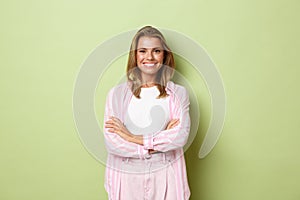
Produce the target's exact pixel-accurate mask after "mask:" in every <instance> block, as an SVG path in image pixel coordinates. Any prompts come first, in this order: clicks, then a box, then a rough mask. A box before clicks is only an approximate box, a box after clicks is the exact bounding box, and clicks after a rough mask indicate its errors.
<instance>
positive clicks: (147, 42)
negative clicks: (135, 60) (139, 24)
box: [137, 36, 162, 49]
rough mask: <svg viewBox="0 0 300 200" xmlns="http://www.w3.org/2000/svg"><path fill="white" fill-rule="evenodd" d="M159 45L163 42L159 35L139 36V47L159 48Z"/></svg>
mask: <svg viewBox="0 0 300 200" xmlns="http://www.w3.org/2000/svg"><path fill="white" fill-rule="evenodd" d="M157 47H160V48H161V47H162V44H161V42H160V39H158V38H157V37H147V36H142V37H140V38H139V41H138V44H137V48H138V49H140V48H146V49H148V48H150V49H151V48H157Z"/></svg>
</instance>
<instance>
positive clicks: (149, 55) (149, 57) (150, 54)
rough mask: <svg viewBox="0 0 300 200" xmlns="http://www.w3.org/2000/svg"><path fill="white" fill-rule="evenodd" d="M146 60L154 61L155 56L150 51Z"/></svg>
mask: <svg viewBox="0 0 300 200" xmlns="http://www.w3.org/2000/svg"><path fill="white" fill-rule="evenodd" d="M146 58H147V59H148V60H152V59H153V54H152V52H151V51H148V52H147V55H146Z"/></svg>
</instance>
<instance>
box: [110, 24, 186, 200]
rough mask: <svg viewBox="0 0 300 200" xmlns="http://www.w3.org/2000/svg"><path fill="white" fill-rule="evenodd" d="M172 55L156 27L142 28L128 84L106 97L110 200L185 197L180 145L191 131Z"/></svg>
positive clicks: (182, 199) (134, 46) (134, 43)
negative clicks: (174, 78)
mask: <svg viewBox="0 0 300 200" xmlns="http://www.w3.org/2000/svg"><path fill="white" fill-rule="evenodd" d="M174 68H175V63H174V58H173V54H172V52H171V50H170V48H169V47H168V46H167V44H166V41H165V39H164V37H163V35H162V34H161V32H160V31H158V30H157V29H155V28H153V27H151V26H145V27H143V28H141V29H140V30H139V31H138V32H137V33H136V35H135V36H134V38H133V40H132V44H131V47H130V53H129V58H128V63H127V82H125V83H122V84H120V85H118V86H115V87H114V88H112V89H111V90H110V91H109V94H108V96H107V99H106V108H105V116H104V121H105V124H104V136H105V143H106V148H107V151H108V158H107V166H106V178H105V189H106V191H107V192H108V196H109V199H111V200H134V199H137V200H141V199H151V200H160V199H162V200H176V199H177V200H186V199H189V196H190V190H189V186H188V181H187V174H186V167H185V159H184V152H183V146H184V145H185V143H186V141H187V139H188V135H189V131H190V116H189V103H190V102H189V95H188V92H187V90H186V89H185V88H184V87H183V86H180V85H177V84H175V83H173V82H172V81H170V79H171V77H172V76H173V73H174Z"/></svg>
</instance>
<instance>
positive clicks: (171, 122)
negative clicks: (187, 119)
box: [166, 119, 180, 130]
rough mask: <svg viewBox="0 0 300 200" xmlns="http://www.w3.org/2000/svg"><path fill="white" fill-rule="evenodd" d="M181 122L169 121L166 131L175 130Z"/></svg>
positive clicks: (177, 120)
mask: <svg viewBox="0 0 300 200" xmlns="http://www.w3.org/2000/svg"><path fill="white" fill-rule="evenodd" d="M179 122H180V120H179V119H172V120H171V121H169V123H168V125H167V128H166V130H169V129H171V128H174V127H175V126H177V125H178V124H179Z"/></svg>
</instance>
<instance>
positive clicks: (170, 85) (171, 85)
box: [167, 81, 187, 94]
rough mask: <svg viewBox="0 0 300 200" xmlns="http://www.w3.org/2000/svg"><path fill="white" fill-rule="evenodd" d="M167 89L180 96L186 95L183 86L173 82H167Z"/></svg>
mask: <svg viewBox="0 0 300 200" xmlns="http://www.w3.org/2000/svg"><path fill="white" fill-rule="evenodd" d="M167 89H168V90H169V91H170V92H172V93H180V94H186V93H187V89H186V88H185V87H184V86H182V85H179V84H176V83H174V82H173V81H169V82H168V83H167Z"/></svg>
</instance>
